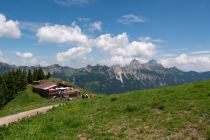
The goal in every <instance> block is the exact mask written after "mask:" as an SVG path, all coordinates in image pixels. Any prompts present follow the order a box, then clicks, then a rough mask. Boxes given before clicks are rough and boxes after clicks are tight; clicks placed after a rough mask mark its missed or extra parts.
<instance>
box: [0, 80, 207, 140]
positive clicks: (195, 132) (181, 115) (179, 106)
mask: <svg viewBox="0 0 210 140" xmlns="http://www.w3.org/2000/svg"><path fill="white" fill-rule="evenodd" d="M27 99H28V98H26V97H25V99H22V102H27V101H25V100H27ZM43 102H45V101H43ZM43 102H42V100H41V101H40V104H42V103H43ZM49 102H50V101H49ZM15 103H16V102H15ZM10 104H11V106H13V107H15V105H12V102H11V103H10ZM32 104H33V103H32ZM34 104H35V105H36V104H37V106H39V105H40V104H39V103H37V102H35V103H34ZM38 104H39V105H38ZM43 104H44V103H43ZM32 106H33V107H34V105H32ZM17 108H19V107H17ZM0 139H5V140H13V139H16V140H23V139H27V140H30V139H39V140H46V139H55V140H79V139H81V140H86V139H96V140H109V139H110V140H111V139H116V140H118V139H119V140H122V139H131V140H134V139H210V81H205V82H199V83H190V84H184V85H181V86H174V87H161V88H157V89H151V90H141V91H133V92H129V93H125V94H120V95H112V96H98V97H96V98H95V99H88V100H79V101H73V102H67V103H66V104H63V105H61V106H60V107H58V108H54V109H52V110H51V111H49V112H48V113H47V114H39V115H37V116H35V117H32V118H29V119H25V120H23V121H20V122H17V123H12V124H10V125H9V126H8V127H6V126H4V127H0Z"/></svg>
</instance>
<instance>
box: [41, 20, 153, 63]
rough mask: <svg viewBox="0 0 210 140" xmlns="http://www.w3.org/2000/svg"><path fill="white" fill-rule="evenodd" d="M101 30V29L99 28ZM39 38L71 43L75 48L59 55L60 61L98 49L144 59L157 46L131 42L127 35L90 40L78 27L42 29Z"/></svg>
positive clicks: (46, 27)
mask: <svg viewBox="0 0 210 140" xmlns="http://www.w3.org/2000/svg"><path fill="white" fill-rule="evenodd" d="M97 28H98V29H100V28H99V27H97ZM37 36H38V37H39V41H40V42H51V43H70V44H73V45H75V47H73V48H70V49H69V50H67V51H66V52H59V53H58V54H57V60H58V61H65V60H71V59H75V58H79V57H83V58H84V56H85V55H87V54H89V53H90V52H91V51H92V48H93V47H96V48H98V49H100V50H102V51H104V52H107V53H109V54H110V55H111V56H122V57H143V56H152V55H154V54H155V53H156V46H155V45H154V44H153V43H151V42H149V40H148V41H147V42H145V41H138V40H137V41H129V38H128V35H127V33H122V34H118V35H116V36H112V35H110V34H104V35H100V36H99V37H96V38H93V39H91V38H89V37H88V36H87V35H85V34H84V33H82V31H81V28H80V27H79V26H77V25H75V24H74V25H72V26H65V25H53V26H44V27H41V28H40V29H39V30H38V32H37Z"/></svg>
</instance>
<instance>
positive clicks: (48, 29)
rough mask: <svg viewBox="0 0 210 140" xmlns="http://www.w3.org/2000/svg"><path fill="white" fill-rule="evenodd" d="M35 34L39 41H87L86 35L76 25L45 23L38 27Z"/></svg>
mask: <svg viewBox="0 0 210 140" xmlns="http://www.w3.org/2000/svg"><path fill="white" fill-rule="evenodd" d="M36 35H37V37H38V38H39V41H40V42H50V43H73V44H84V43H88V37H87V36H86V35H85V34H83V33H82V31H81V29H80V27H79V26H77V25H71V26H65V25H53V26H48V25H46V26H43V27H41V28H39V29H38V32H37V34H36Z"/></svg>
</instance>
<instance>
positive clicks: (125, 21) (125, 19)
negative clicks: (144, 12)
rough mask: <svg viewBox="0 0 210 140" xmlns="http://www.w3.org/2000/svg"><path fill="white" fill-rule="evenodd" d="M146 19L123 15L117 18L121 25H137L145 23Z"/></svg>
mask: <svg viewBox="0 0 210 140" xmlns="http://www.w3.org/2000/svg"><path fill="white" fill-rule="evenodd" d="M145 21H146V19H145V18H144V17H142V16H137V15H134V14H128V15H123V16H121V17H120V18H119V20H118V22H119V23H123V24H131V23H139V22H145Z"/></svg>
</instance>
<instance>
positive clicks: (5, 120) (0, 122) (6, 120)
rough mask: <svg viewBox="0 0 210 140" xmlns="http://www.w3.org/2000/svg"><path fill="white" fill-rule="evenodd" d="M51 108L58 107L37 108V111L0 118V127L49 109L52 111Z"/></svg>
mask: <svg viewBox="0 0 210 140" xmlns="http://www.w3.org/2000/svg"><path fill="white" fill-rule="evenodd" d="M53 107H58V105H51V106H46V107H41V108H37V109H33V110H29V111H25V112H21V113H18V114H14V115H9V116H6V117H2V118H0V126H2V125H8V124H9V123H11V122H16V121H19V120H22V119H24V118H26V117H32V116H36V115H37V114H38V113H46V112H48V111H49V110H50V109H52V108H53Z"/></svg>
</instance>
